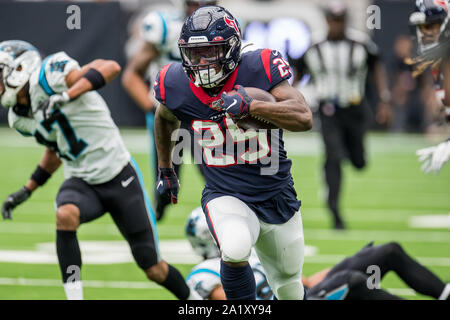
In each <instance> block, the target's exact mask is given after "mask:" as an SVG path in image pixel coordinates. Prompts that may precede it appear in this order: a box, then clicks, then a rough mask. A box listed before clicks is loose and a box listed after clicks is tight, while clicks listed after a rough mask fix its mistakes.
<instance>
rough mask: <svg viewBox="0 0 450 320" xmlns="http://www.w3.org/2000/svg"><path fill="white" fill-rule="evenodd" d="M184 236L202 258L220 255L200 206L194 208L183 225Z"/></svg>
mask: <svg viewBox="0 0 450 320" xmlns="http://www.w3.org/2000/svg"><path fill="white" fill-rule="evenodd" d="M185 231H186V237H187V238H188V240H189V243H190V244H191V246H192V249H194V251H195V253H197V254H198V255H201V256H202V257H203V258H204V259H211V258H217V257H219V256H220V252H219V249H218V248H217V246H216V243H215V242H214V239H213V237H212V236H211V233H210V232H209V229H208V224H207V223H206V218H205V215H204V213H203V210H202V208H201V207H198V208H195V209H194V210H193V211H192V212H191V214H190V215H189V217H188V220H187V222H186V226H185Z"/></svg>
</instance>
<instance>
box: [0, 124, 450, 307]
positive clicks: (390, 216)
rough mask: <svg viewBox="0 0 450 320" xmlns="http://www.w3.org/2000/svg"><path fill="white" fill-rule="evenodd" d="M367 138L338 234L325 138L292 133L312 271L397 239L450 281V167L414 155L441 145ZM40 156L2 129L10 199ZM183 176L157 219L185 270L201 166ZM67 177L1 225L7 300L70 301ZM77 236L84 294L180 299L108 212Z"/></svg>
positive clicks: (1, 294)
mask: <svg viewBox="0 0 450 320" xmlns="http://www.w3.org/2000/svg"><path fill="white" fill-rule="evenodd" d="M123 134H124V138H125V141H126V144H127V146H128V147H129V149H130V150H131V152H132V154H133V157H134V158H135V159H136V161H137V162H138V164H139V165H140V167H141V170H142V173H143V175H144V178H145V183H146V185H147V188H148V190H151V187H152V186H153V177H152V176H151V175H150V169H149V153H148V150H147V144H148V141H147V136H146V132H145V131H143V130H125V131H123ZM367 142H368V159H369V166H368V168H367V169H366V170H365V171H363V172H357V171H355V170H354V169H352V168H351V167H350V166H348V165H346V166H345V169H344V186H343V202H342V205H343V208H344V210H343V213H344V216H345V219H346V221H347V224H348V226H349V231H346V232H334V231H332V230H331V229H330V225H331V224H330V222H331V220H330V217H329V215H328V213H327V211H326V209H325V207H324V205H323V201H322V197H323V194H324V190H323V188H322V186H323V184H322V181H321V170H320V166H321V159H322V154H321V152H322V146H321V141H320V138H319V136H318V135H317V134H315V133H308V134H295V135H294V134H288V135H287V138H286V148H287V150H288V154H289V155H290V157H291V159H292V160H293V176H294V181H295V186H296V189H297V192H298V194H299V197H300V199H301V200H302V203H303V205H302V215H303V224H304V232H305V242H306V245H307V246H308V250H307V255H306V257H305V264H304V274H305V275H311V274H312V273H314V272H316V271H319V270H321V269H323V268H325V267H329V266H332V265H333V264H334V263H336V262H338V261H340V259H342V258H343V257H345V256H346V255H351V254H353V253H355V252H356V251H357V250H358V249H359V248H361V247H362V246H363V245H365V244H366V243H367V242H369V241H370V240H375V243H385V242H389V241H398V242H400V243H401V244H402V245H403V247H404V248H405V250H406V251H407V252H408V253H409V254H411V255H413V256H414V257H415V258H416V259H418V260H419V261H421V262H422V263H423V264H425V265H426V266H428V267H429V268H430V269H431V270H433V271H434V272H435V273H436V274H437V275H438V276H439V277H440V278H441V279H443V280H445V281H446V282H449V281H450V229H449V227H450V215H449V212H450V165H449V164H447V167H444V169H443V171H442V172H441V173H440V174H439V175H438V176H435V175H425V174H423V173H422V172H421V171H420V164H419V163H418V162H417V157H416V156H415V154H414V152H415V150H416V149H417V148H420V147H425V146H429V145H432V144H433V143H434V142H432V141H427V140H425V139H424V138H423V137H422V136H420V135H386V134H371V135H369V136H368V141H367ZM41 152H42V148H41V147H37V146H35V145H34V142H33V141H32V140H30V139H26V138H23V137H20V136H19V135H18V134H16V133H14V132H13V131H12V130H10V129H7V128H0V154H1V157H0V168H1V169H2V170H1V174H0V175H1V179H0V181H1V184H0V200H1V201H3V200H4V199H5V198H6V196H7V195H8V194H9V193H11V192H13V191H16V190H17V189H19V188H20V187H21V186H22V185H23V184H24V183H25V182H26V180H27V179H28V177H29V176H30V174H31V172H32V171H33V170H34V168H35V166H36V165H37V163H38V162H39V160H40V156H41ZM180 180H181V191H180V195H179V203H178V205H176V206H172V207H171V208H170V210H169V211H168V212H167V213H166V217H165V219H164V221H162V222H161V223H159V224H158V233H159V239H160V243H161V251H162V255H163V257H164V256H166V257H167V260H168V261H169V262H171V261H172V262H174V264H175V265H176V266H177V267H178V268H179V269H180V271H181V272H182V273H183V275H184V276H186V275H187V274H188V272H189V270H190V268H191V267H192V266H193V262H195V261H194V260H195V259H194V260H193V257H192V255H191V256H189V254H187V255H186V251H189V250H186V248H187V247H186V242H184V241H183V240H184V223H185V219H186V217H187V215H188V214H189V213H190V211H191V210H192V209H194V208H195V207H197V206H198V205H199V202H200V195H201V191H202V181H201V179H200V178H199V175H198V172H197V170H196V168H195V167H194V166H193V165H186V166H184V168H183V172H182V174H181V177H180ZM62 181H63V176H62V170H60V171H59V172H58V173H57V174H56V175H55V176H54V177H53V178H52V179H51V180H50V181H49V182H48V183H47V185H46V186H45V187H44V188H43V189H41V190H39V191H37V192H36V193H35V194H34V195H33V196H32V198H31V199H30V200H29V201H28V202H26V203H24V204H23V205H22V206H21V207H19V208H17V209H16V211H15V212H13V220H12V221H0V299H65V295H64V290H63V288H62V285H61V281H60V272H59V267H58V265H57V264H56V262H55V261H56V258H55V254H54V251H55V249H54V247H55V245H54V240H55V236H56V232H55V213H54V207H53V201H54V198H55V195H56V192H57V190H58V187H59V185H60V184H61V182H62ZM425 226H428V228H425ZM78 236H79V240H80V242H81V247H82V254H83V262H84V265H83V269H82V278H83V281H84V287H85V289H84V296H85V299H174V296H173V295H172V294H171V293H169V292H167V291H165V290H164V289H162V288H161V287H159V286H157V285H155V284H153V283H150V282H149V281H147V280H146V278H145V277H144V274H143V272H142V271H141V270H139V269H138V267H137V266H136V265H135V264H134V263H132V262H129V252H128V248H127V247H126V243H125V242H124V241H123V239H122V237H121V236H120V234H119V233H118V231H117V230H116V228H115V226H114V225H113V223H112V220H111V219H110V217H109V216H108V215H105V216H103V217H102V218H100V219H99V220H97V221H94V222H92V223H89V224H86V225H83V226H81V228H80V229H79V231H78ZM176 240H181V241H176ZM84 248H86V249H84ZM112 252H113V253H112ZM183 255H186V257H184V256H183ZM194 258H195V257H194ZM102 259H104V260H102ZM108 259H113V260H114V259H115V260H114V261H110V260H108ZM12 261H14V262H12ZM90 261H91V262H90ZM382 287H383V288H386V289H389V290H390V291H391V292H393V293H395V294H399V295H401V296H403V297H405V298H408V299H426V298H427V297H424V296H420V295H418V294H416V293H415V292H414V291H412V290H410V289H409V288H408V287H407V286H406V285H405V284H404V283H403V282H402V281H401V280H400V279H399V278H398V277H397V276H396V275H394V274H389V275H387V276H386V277H385V279H384V280H383V282H382Z"/></svg>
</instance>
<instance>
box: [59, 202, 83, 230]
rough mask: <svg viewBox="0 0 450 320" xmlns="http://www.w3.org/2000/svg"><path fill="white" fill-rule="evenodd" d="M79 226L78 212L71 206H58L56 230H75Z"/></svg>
mask: <svg viewBox="0 0 450 320" xmlns="http://www.w3.org/2000/svg"><path fill="white" fill-rule="evenodd" d="M79 225H80V210H79V209H78V208H77V207H76V206H75V205H73V204H66V205H63V206H60V207H59V208H58V210H57V211H56V227H57V229H58V230H76V229H77V228H78V226H79Z"/></svg>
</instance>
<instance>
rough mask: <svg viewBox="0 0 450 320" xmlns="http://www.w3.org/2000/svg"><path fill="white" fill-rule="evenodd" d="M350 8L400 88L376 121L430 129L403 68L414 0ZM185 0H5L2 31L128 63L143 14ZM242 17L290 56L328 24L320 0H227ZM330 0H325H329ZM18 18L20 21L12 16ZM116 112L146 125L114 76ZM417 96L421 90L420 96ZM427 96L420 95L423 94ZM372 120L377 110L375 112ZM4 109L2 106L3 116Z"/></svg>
mask: <svg viewBox="0 0 450 320" xmlns="http://www.w3.org/2000/svg"><path fill="white" fill-rule="evenodd" d="M71 2H72V3H76V4H77V5H79V7H80V9H81V14H82V18H81V19H82V26H81V29H80V30H69V29H67V28H66V20H67V17H68V16H69V14H67V13H66V9H67V7H68V4H69V3H71ZM344 2H346V3H347V4H348V5H349V6H350V8H351V10H349V18H348V24H349V26H350V27H352V28H354V29H356V30H359V31H361V32H364V33H367V34H368V35H369V36H370V37H371V38H372V39H373V41H374V42H375V43H376V44H377V45H378V46H379V50H380V53H381V57H382V59H383V61H384V62H385V64H386V65H387V66H388V67H389V71H390V72H389V75H390V83H389V86H390V88H391V89H392V90H394V91H396V92H399V96H400V98H398V99H396V101H395V106H394V110H395V115H396V116H395V117H394V118H393V119H392V122H391V123H389V124H385V125H382V126H380V125H377V123H376V122H375V121H371V123H370V125H371V127H372V128H373V129H379V130H394V131H408V132H424V131H426V130H427V128H429V126H430V125H431V122H432V114H431V113H432V111H430V110H428V109H427V108H426V104H424V103H422V102H423V99H422V98H421V97H420V93H421V88H420V87H421V84H419V83H417V81H415V79H413V78H412V77H411V75H410V74H408V72H407V71H408V70H406V72H405V70H404V68H402V63H401V61H402V59H403V58H404V57H406V56H408V55H410V54H411V52H412V50H414V48H413V43H412V41H411V37H410V35H411V32H410V30H409V27H408V17H409V14H410V12H411V11H412V7H413V1H412V0H375V1H369V0H357V1H351V0H349V1H344ZM182 4H183V1H182V0H170V1H169V0H166V1H158V0H154V1H151V0H147V1H146V0H123V1H106V0H103V1H12V0H10V1H8V0H0V8H1V11H0V39H2V40H7V39H23V40H25V41H28V42H30V43H32V44H34V45H35V46H36V47H37V48H39V49H40V50H41V51H42V53H43V55H46V54H50V53H52V52H56V51H60V50H64V51H66V52H67V53H68V54H69V55H70V56H72V57H74V58H75V59H77V60H78V61H79V62H80V64H83V63H86V62H88V61H91V60H93V59H95V58H99V57H103V58H108V59H114V60H116V61H118V62H119V63H120V65H121V66H122V67H124V66H125V65H126V62H127V59H128V58H129V57H130V56H131V55H132V54H133V53H134V52H135V50H136V49H137V45H136V42H137V40H136V38H137V34H138V30H139V22H140V19H142V17H143V16H144V15H145V14H146V13H148V12H149V11H150V10H153V9H158V8H167V7H173V8H174V10H179V8H182ZM219 4H220V5H222V6H225V7H226V8H228V9H229V10H230V12H231V13H233V14H234V15H235V16H236V17H237V18H238V20H239V22H240V24H241V27H242V29H243V33H244V38H245V39H246V40H248V41H249V42H252V43H254V44H256V45H257V46H259V47H269V48H273V49H277V50H280V51H281V52H282V53H283V54H284V55H285V57H286V55H289V57H291V58H294V59H295V58H299V57H301V56H302V55H303V54H304V52H305V51H306V49H307V48H308V47H309V46H310V45H311V44H312V43H314V42H316V41H318V40H320V39H321V38H323V37H325V36H326V33H327V24H326V21H325V18H324V16H323V13H322V11H321V7H320V6H319V5H318V4H319V2H318V1H313V0H295V1H293V0H292V1H290V0H259V1H257V0H222V1H219ZM325 4H326V1H325V2H323V3H320V5H321V6H323V5H325ZM371 4H375V5H377V6H379V8H380V9H381V16H380V17H381V29H379V30H377V29H375V30H370V29H368V28H367V20H368V18H369V16H370V14H369V13H368V12H367V10H368V7H369V6H370V5H371ZM13 21H14V22H13ZM372 89H373V82H372V81H371V77H369V78H368V91H367V92H368V94H367V97H366V100H367V101H366V104H367V107H368V108H369V110H371V112H370V113H369V114H373V111H374V109H375V107H376V104H377V101H376V99H377V97H376V94H374V91H373V90H372ZM102 94H103V96H104V97H105V99H106V101H107V102H108V104H109V106H110V108H111V112H112V116H113V118H114V120H115V121H116V123H117V124H118V125H119V126H128V127H139V126H144V124H145V121H144V117H143V113H142V112H141V111H140V110H139V108H136V107H135V105H134V104H133V102H132V100H131V99H130V97H129V96H128V95H127V93H126V92H125V90H123V88H122V87H121V85H120V81H115V82H114V83H113V84H111V85H110V86H108V87H106V88H104V89H103V90H102ZM418 97H419V98H418ZM421 99H422V100H421ZM372 120H373V117H372ZM5 122H6V112H5V110H2V109H0V123H5Z"/></svg>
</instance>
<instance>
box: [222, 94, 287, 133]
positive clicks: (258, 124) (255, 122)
mask: <svg viewBox="0 0 450 320" xmlns="http://www.w3.org/2000/svg"><path fill="white" fill-rule="evenodd" d="M244 89H245V92H247V94H248V95H249V96H250V97H252V98H253V99H255V100H259V101H268V102H275V101H276V99H275V97H274V96H273V95H271V94H270V93H269V92H267V91H264V90H262V89H259V88H254V87H245V88H244ZM234 93H236V91H235V90H233V91H230V92H229V93H228V94H234ZM236 124H237V125H238V126H239V127H241V128H242V129H245V130H247V129H255V130H256V129H278V127H277V126H276V125H275V124H273V123H271V122H270V121H269V120H267V119H264V118H262V117H257V116H255V115H251V114H250V115H248V116H247V117H245V118H244V119H241V120H238V121H237V122H236Z"/></svg>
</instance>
